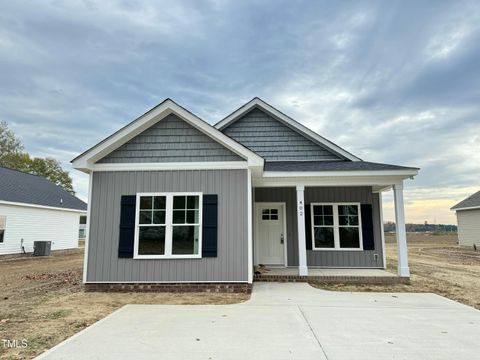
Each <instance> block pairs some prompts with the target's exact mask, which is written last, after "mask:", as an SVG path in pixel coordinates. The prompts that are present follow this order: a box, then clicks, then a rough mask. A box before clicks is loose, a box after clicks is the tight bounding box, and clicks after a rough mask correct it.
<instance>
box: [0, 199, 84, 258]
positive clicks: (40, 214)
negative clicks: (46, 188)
mask: <svg viewBox="0 0 480 360" xmlns="http://www.w3.org/2000/svg"><path fill="white" fill-rule="evenodd" d="M0 216H5V217H6V226H5V234H4V240H3V243H0V255H7V254H20V253H22V239H23V246H24V247H25V251H26V252H28V253H31V252H33V242H34V241H51V242H52V250H65V249H73V248H78V229H79V224H80V213H79V212H71V211H62V210H52V209H41V208H36V207H29V206H19V205H5V204H0Z"/></svg>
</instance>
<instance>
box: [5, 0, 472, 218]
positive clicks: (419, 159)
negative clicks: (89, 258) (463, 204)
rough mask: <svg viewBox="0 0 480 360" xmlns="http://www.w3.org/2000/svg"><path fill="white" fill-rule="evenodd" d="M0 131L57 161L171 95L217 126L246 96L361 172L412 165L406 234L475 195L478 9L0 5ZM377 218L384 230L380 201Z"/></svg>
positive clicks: (372, 4)
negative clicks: (360, 165)
mask: <svg viewBox="0 0 480 360" xmlns="http://www.w3.org/2000/svg"><path fill="white" fill-rule="evenodd" d="M0 9H1V11H0V84H1V85H0V119H1V120H5V121H7V122H8V123H9V124H10V126H11V128H12V129H13V130H14V131H15V132H16V133H17V135H19V136H20V137H21V138H22V140H23V142H24V143H25V146H26V149H27V151H29V152H30V153H31V154H32V155H35V156H52V157H55V158H57V159H59V160H60V161H61V162H62V164H63V165H64V167H65V168H67V169H69V170H71V175H72V177H73V179H74V186H75V189H76V191H77V192H78V195H79V196H80V197H81V198H84V199H85V198H86V194H87V176H86V175H84V174H82V173H80V172H78V171H76V170H73V169H72V168H71V166H70V163H69V161H70V160H71V159H72V158H73V157H75V156H76V155H77V154H79V153H80V152H82V151H83V150H85V149H86V148H88V147H90V146H92V145H94V144H95V143H97V142H98V141H100V140H101V139H102V138H104V137H105V136H107V135H109V134H110V133H112V132H113V131H115V130H117V129H118V128H120V127H121V126H123V125H125V124H126V123H127V122H129V121H131V120H132V119H134V118H135V117H137V116H138V115H140V114H142V113H144V112H145V111H146V110H148V109H150V108H151V107H153V106H154V105H156V104H157V103H159V102H161V101H162V100H163V99H164V98H166V97H170V98H172V99H174V100H175V101H177V102H179V103H180V104H181V105H183V106H185V107H187V108H188V109H190V110H191V111H192V112H194V113H195V114H197V115H198V116H200V117H201V118H203V119H205V120H206V121H208V122H210V123H215V122H217V121H218V120H220V119H221V118H223V117H224V116H225V115H227V114H229V113H230V112H231V111H233V110H234V109H236V108H238V107H239V106H241V105H242V104H243V103H245V102H247V101H248V100H250V99H251V98H252V97H254V96H259V97H261V98H263V99H264V100H266V101H267V102H269V103H271V104H272V105H274V106H276V107H277V108H279V109H280V110H282V111H283V112H285V113H287V114H288V115H290V116H292V117H293V118H295V119H297V120H298V121H300V122H302V123H303V124H305V125H307V126H309V127H311V128H313V129H314V130H316V131H317V132H319V133H320V134H322V135H323V136H325V137H327V138H329V139H331V140H333V141H335V142H336V143H337V144H339V145H341V146H343V147H345V148H346V149H348V150H349V151H351V152H353V153H355V154H356V155H358V156H360V157H361V158H363V159H364V160H369V161H377V162H386V163H394V164H400V165H410V166H417V167H421V168H422V170H421V173H420V175H419V176H418V177H417V178H416V179H415V181H408V182H407V187H406V207H407V221H410V222H423V221H425V220H427V221H429V222H431V223H433V222H437V223H442V222H444V223H454V222H455V218H454V215H453V214H452V213H451V212H450V211H449V210H448V209H449V207H450V206H452V205H454V204H455V203H456V202H457V201H459V200H461V199H462V198H464V197H466V196H467V195H469V194H470V193H472V192H475V191H477V190H480V181H479V178H480V4H479V3H478V1H471V2H469V1H378V2H377V1H366V2H365V1H355V2H353V1H352V2H348V1H342V2H340V1H295V0H288V1H231V2H229V1H221V0H217V1H175V2H173V1H165V2H161V1H151V2H149V1H127V0H125V1H110V0H102V1H66V0H65V1H34V2H32V1H21V0H16V1H9V0H0ZM385 202H386V204H385V207H386V209H385V219H386V220H389V219H393V213H392V204H391V195H390V194H387V195H385Z"/></svg>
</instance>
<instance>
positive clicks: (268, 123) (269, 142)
mask: <svg viewBox="0 0 480 360" xmlns="http://www.w3.org/2000/svg"><path fill="white" fill-rule="evenodd" d="M222 132H223V133H225V134H226V135H228V136H230V137H231V138H232V139H234V140H236V141H237V142H239V143H241V144H243V145H245V146H246V147H247V148H249V149H250V150H252V151H254V152H256V153H257V154H258V155H260V156H261V157H263V158H264V159H265V160H270V161H272V160H343V159H341V158H340V157H338V156H337V155H336V154H334V153H332V152H331V151H329V150H328V149H326V148H325V147H323V146H321V145H319V144H317V143H315V142H313V141H312V140H310V139H308V138H306V137H305V136H303V135H301V134H299V133H298V132H296V131H295V130H293V129H291V128H290V127H288V126H287V125H285V124H283V123H282V122H280V121H279V120H277V119H275V118H273V117H272V116H270V115H268V114H267V113H265V112H264V111H262V110H260V109H258V108H255V109H253V110H252V111H250V112H248V113H247V114H245V115H243V116H242V117H241V118H240V119H238V120H237V121H235V122H234V123H233V124H232V125H230V126H228V127H227V128H225V129H222Z"/></svg>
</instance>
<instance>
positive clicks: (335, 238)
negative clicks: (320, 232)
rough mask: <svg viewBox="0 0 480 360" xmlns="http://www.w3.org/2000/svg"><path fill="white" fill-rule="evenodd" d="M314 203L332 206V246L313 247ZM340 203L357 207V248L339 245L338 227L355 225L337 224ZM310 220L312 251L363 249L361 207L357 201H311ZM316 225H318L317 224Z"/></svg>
mask: <svg viewBox="0 0 480 360" xmlns="http://www.w3.org/2000/svg"><path fill="white" fill-rule="evenodd" d="M315 205H327V206H332V207H333V242H334V247H332V248H320V247H315V225H314V223H313V207H314V206H315ZM342 205H356V206H357V207H358V236H359V242H360V247H358V248H342V247H340V228H341V227H356V226H344V225H340V224H339V216H338V207H339V206H342ZM310 221H311V223H310V224H311V229H310V231H311V233H312V250H314V251H363V234H362V207H361V206H360V203H358V202H345V203H311V204H310ZM317 227H318V226H317Z"/></svg>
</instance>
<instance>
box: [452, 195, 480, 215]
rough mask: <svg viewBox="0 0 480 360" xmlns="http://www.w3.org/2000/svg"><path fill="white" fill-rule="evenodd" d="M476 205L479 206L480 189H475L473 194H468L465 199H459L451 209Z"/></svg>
mask: <svg viewBox="0 0 480 360" xmlns="http://www.w3.org/2000/svg"><path fill="white" fill-rule="evenodd" d="M477 206H480V191H477V192H476V193H475V194H473V195H470V196H469V197H468V198H466V199H465V200H462V201H460V202H459V203H458V204H457V205H455V206H454V207H452V210H455V209H461V208H469V207H477Z"/></svg>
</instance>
